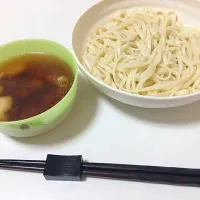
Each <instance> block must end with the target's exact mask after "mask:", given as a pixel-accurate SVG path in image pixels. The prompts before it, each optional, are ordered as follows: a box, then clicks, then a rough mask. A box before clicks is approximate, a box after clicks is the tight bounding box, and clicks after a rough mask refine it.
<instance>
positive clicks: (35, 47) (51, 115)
mask: <svg viewBox="0 0 200 200" xmlns="http://www.w3.org/2000/svg"><path fill="white" fill-rule="evenodd" d="M24 53H45V54H50V55H54V56H56V57H58V58H60V59H62V60H63V61H64V62H66V63H67V64H68V65H69V67H70V68H71V69H72V72H73V74H74V82H73V84H72V87H71V88H70V90H69V92H68V93H67V94H66V95H65V97H64V98H63V99H62V100H61V101H60V102H59V103H57V104H56V105H55V106H54V107H52V108H51V109H49V110H47V111H45V112H43V113H41V114H39V115H37V116H34V117H31V118H28V119H25V120H19V121H12V122H1V125H2V124H12V125H18V124H22V123H23V124H24V123H30V122H31V123H35V124H38V125H40V124H41V125H42V124H43V123H44V122H45V123H48V122H51V121H52V120H54V119H56V118H58V117H59V116H60V115H61V114H62V113H63V112H65V111H67V109H68V108H69V107H70V105H71V103H72V101H74V93H75V92H76V83H77V73H78V67H77V64H76V61H75V59H74V57H73V56H72V54H71V53H70V52H69V51H68V50H67V49H66V48H65V47H64V46H62V45H60V44H58V43H56V42H52V41H49V40H42V39H41V40H40V39H39V40H37V39H33V40H19V41H14V42H11V43H8V44H5V45H3V46H1V47H0V63H1V62H3V61H5V60H7V59H9V58H11V57H14V56H17V55H20V54H24ZM47 95H48V94H47Z"/></svg>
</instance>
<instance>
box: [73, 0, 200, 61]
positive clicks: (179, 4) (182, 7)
mask: <svg viewBox="0 0 200 200" xmlns="http://www.w3.org/2000/svg"><path fill="white" fill-rule="evenodd" d="M134 7H151V8H154V9H162V10H174V11H175V12H176V13H177V14H178V16H179V18H180V19H181V21H183V22H184V23H185V24H186V25H189V26H192V27H195V28H200V21H199V17H200V12H199V8H200V2H199V1H198V0H190V1H187V0H161V1H157V0H141V1H138V0H123V1H121V0H115V1H110V0H104V1H101V2H100V3H97V4H96V5H94V6H93V7H91V8H89V9H88V10H87V11H86V12H85V13H84V14H83V15H82V16H81V17H80V18H79V20H78V21H77V23H76V25H75V27H74V30H73V35H72V45H73V49H74V53H75V56H76V57H77V59H78V60H79V61H80V62H81V61H82V58H81V56H82V50H83V46H84V43H85V39H86V37H87V35H88V32H89V31H90V30H91V28H92V27H93V26H94V25H96V24H98V23H100V21H101V22H102V19H104V18H106V17H107V16H108V15H110V14H112V13H113V12H115V11H117V10H120V9H131V8H134Z"/></svg>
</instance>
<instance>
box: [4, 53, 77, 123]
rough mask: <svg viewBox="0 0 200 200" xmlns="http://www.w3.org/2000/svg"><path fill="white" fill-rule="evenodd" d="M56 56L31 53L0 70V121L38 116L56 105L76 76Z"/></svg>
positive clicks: (10, 60) (8, 62) (18, 57)
mask: <svg viewBox="0 0 200 200" xmlns="http://www.w3.org/2000/svg"><path fill="white" fill-rule="evenodd" d="M66 65H67V64H66V63H65V62H64V61H62V60H60V59H59V58H57V57H54V56H51V55H47V54H39V53H30V54H23V55H20V56H17V57H14V58H12V59H9V60H7V61H5V62H4V63H2V64H1V66H0V67H1V68H0V104H1V106H2V108H0V121H16V120H22V119H26V118H29V117H33V116H36V115H38V114H40V113H42V112H45V111H46V110H48V109H50V108H51V107H53V106H54V105H55V104H57V103H58V102H59V101H60V100H61V99H62V98H63V97H64V96H65V95H66V94H67V92H68V91H69V89H70V88H71V86H72V83H73V80H74V76H73V73H72V71H71V69H70V67H69V66H66Z"/></svg>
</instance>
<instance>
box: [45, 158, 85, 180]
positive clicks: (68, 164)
mask: <svg viewBox="0 0 200 200" xmlns="http://www.w3.org/2000/svg"><path fill="white" fill-rule="evenodd" d="M82 160H83V159H82V156H81V155H78V156H62V155H52V154H48V155H47V159H46V163H45V166H44V173H43V175H44V177H45V178H46V180H53V181H80V180H81V171H82V170H81V168H82Z"/></svg>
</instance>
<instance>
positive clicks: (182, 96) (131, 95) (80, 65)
mask: <svg viewBox="0 0 200 200" xmlns="http://www.w3.org/2000/svg"><path fill="white" fill-rule="evenodd" d="M105 1H110V0H101V1H99V2H98V3H96V4H93V5H92V6H90V7H89V8H88V9H86V10H85V11H84V12H83V13H82V14H81V15H80V17H79V18H78V19H77V21H76V23H75V25H74V27H73V31H72V37H71V43H72V49H73V50H72V54H73V56H74V58H75V60H76V62H77V63H78V67H79V69H80V70H81V71H83V72H84V73H85V74H86V75H87V76H88V77H89V78H91V79H92V80H93V81H94V82H96V83H97V84H99V85H101V86H102V87H105V88H106V89H108V90H111V91H113V92H115V93H119V94H120V95H125V96H129V97H133V98H141V99H145V100H155V101H156V100H159V101H160V100H161V101H166V100H179V99H187V98H191V97H195V96H198V95H200V92H195V93H192V94H186V95H181V96H169V97H160V96H143V95H139V94H132V93H129V92H126V91H122V90H119V89H115V88H113V87H111V86H109V85H107V84H105V83H104V82H103V81H100V80H99V79H97V78H96V77H94V76H93V75H92V74H91V73H90V72H89V71H88V70H87V69H86V67H84V66H83V65H82V63H81V61H80V60H79V58H78V56H77V54H76V52H75V47H74V40H75V36H74V35H76V34H75V33H76V32H75V30H76V27H78V26H79V21H81V19H82V18H84V16H85V15H87V13H88V12H89V11H90V10H92V9H95V8H96V7H98V6H99V5H101V4H103V3H105ZM194 1H195V2H196V0H194ZM88 32H89V30H88Z"/></svg>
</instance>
